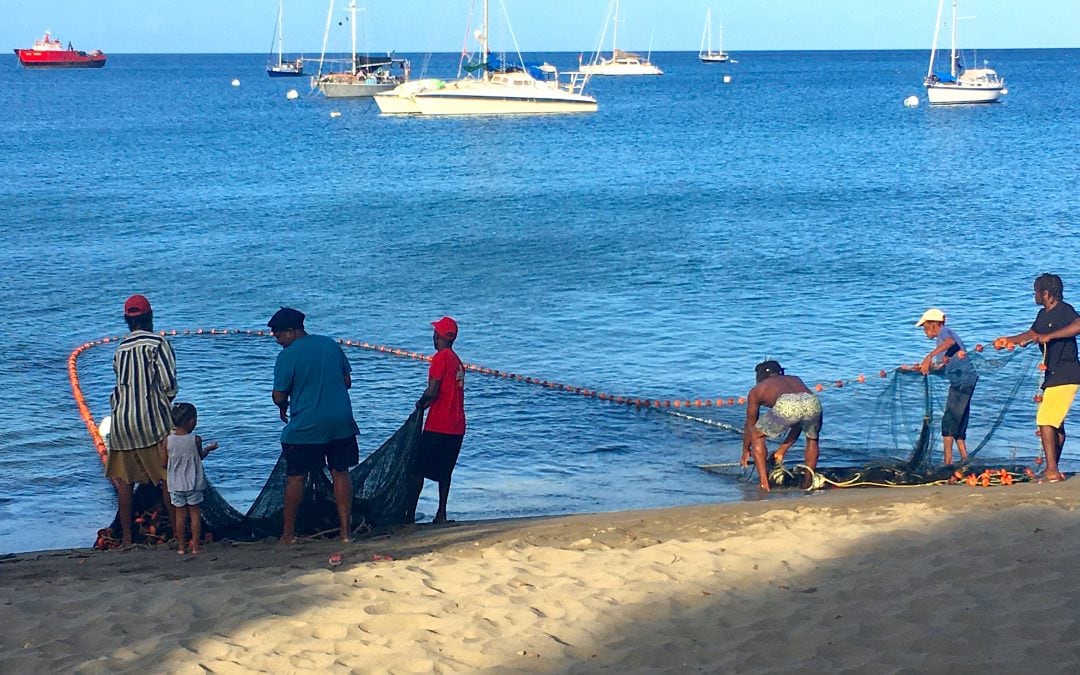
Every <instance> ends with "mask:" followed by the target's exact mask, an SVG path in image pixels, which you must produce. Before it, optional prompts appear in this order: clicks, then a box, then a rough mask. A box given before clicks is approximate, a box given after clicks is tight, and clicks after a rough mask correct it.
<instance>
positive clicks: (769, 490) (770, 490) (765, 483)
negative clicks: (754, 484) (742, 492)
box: [758, 481, 772, 492]
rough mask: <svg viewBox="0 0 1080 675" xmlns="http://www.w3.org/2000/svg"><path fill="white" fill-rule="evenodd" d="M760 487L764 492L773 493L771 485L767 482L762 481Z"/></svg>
mask: <svg viewBox="0 0 1080 675" xmlns="http://www.w3.org/2000/svg"><path fill="white" fill-rule="evenodd" d="M758 487H759V488H761V489H762V490H764V491H765V492H772V488H771V487H769V484H768V483H767V482H765V481H762V482H761V483H760V484H759V485H758Z"/></svg>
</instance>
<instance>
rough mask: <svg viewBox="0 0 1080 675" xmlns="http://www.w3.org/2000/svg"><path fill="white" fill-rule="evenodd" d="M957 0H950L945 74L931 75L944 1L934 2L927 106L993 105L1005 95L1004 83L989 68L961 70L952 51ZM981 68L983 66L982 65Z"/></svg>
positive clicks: (927, 82)
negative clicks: (934, 19) (950, 38)
mask: <svg viewBox="0 0 1080 675" xmlns="http://www.w3.org/2000/svg"><path fill="white" fill-rule="evenodd" d="M956 9H957V0H952V21H951V22H950V26H949V28H950V29H951V32H952V40H951V43H952V44H951V49H950V50H949V70H948V71H935V70H934V62H935V59H936V57H937V44H938V38H939V37H940V35H941V16H942V14H943V12H944V10H945V0H938V11H937V20H936V23H935V24H934V43H933V45H932V46H931V47H930V67H929V68H927V70H926V79H925V80H923V84H924V85H925V86H926V98H927V99H928V100H929V101H930V104H931V105H956V104H964V103H996V102H997V101H998V100H999V99H1000V98H1001V97H1002V95H1004V94H1006V93H1008V90H1006V89H1005V81H1004V80H1003V79H1001V78H1000V77H998V74H997V71H995V70H994V69H993V68H964V66H963V64H962V63H961V60H960V53H959V52H958V51H957V49H956V22H957V20H958V19H960V18H973V17H957V16H956ZM983 65H985V63H984V64H983Z"/></svg>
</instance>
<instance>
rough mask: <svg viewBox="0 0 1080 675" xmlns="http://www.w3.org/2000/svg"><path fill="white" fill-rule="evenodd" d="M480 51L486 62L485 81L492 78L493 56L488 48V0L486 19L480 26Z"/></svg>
mask: <svg viewBox="0 0 1080 675" xmlns="http://www.w3.org/2000/svg"><path fill="white" fill-rule="evenodd" d="M480 52H481V54H482V55H483V57H484V60H483V61H482V63H483V64H484V66H483V68H484V78H483V79H484V81H487V80H489V79H490V78H491V75H490V73H489V72H488V58H489V57H490V56H491V51H490V50H489V49H488V0H484V20H483V23H482V24H481V26H480Z"/></svg>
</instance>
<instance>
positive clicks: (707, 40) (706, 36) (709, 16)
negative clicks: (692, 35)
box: [698, 7, 712, 56]
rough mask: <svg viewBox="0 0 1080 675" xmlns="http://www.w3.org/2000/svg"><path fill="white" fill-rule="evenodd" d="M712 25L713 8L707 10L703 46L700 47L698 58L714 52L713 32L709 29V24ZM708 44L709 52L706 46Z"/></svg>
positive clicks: (702, 36)
mask: <svg viewBox="0 0 1080 675" xmlns="http://www.w3.org/2000/svg"><path fill="white" fill-rule="evenodd" d="M711 23H712V7H710V8H708V9H706V10H705V29H704V30H702V31H701V46H700V47H698V56H702V55H703V54H708V53H710V52H712V30H711V29H710V28H709V24H711ZM706 44H708V46H709V51H708V52H706V51H705V45H706Z"/></svg>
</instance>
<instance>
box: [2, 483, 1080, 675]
mask: <svg viewBox="0 0 1080 675" xmlns="http://www.w3.org/2000/svg"><path fill="white" fill-rule="evenodd" d="M1078 506H1080V480H1076V479H1074V480H1070V481H1067V482H1065V483H1059V484H1023V485H1016V486H1012V487H999V488H988V489H987V488H970V487H956V486H937V487H919V488H903V489H866V490H850V491H832V492H828V493H821V494H817V495H814V496H810V497H805V498H798V499H786V500H769V501H762V502H752V503H739V504H720V505H715V506H699V507H687V508H677V509H665V510H651V511H637V512H623V513H610V514H594V515H583V516H569V517H559V518H543V519H530V520H504V521H493V522H482V523H462V524H451V525H447V526H441V527H435V526H419V527H417V528H415V529H414V530H412V531H398V532H393V533H385V534H380V535H378V536H375V537H372V538H368V539H364V540H361V541H358V542H355V543H352V544H349V545H347V546H345V547H342V546H340V545H337V544H335V543H333V542H330V541H316V542H307V543H304V544H301V545H299V546H297V547H293V548H290V549H282V548H280V547H278V546H276V545H274V544H272V543H270V542H266V543H255V544H230V543H217V544H211V545H209V546H208V547H207V548H206V550H205V552H204V553H203V554H202V555H201V556H199V557H197V558H192V557H180V556H178V555H177V554H176V553H175V552H173V551H167V550H141V551H138V550H137V551H131V552H125V553H120V552H108V553H100V552H92V551H89V550H65V551H49V552H40V553H29V554H19V555H16V556H7V557H5V558H3V559H0V604H2V606H3V616H4V624H5V625H4V630H3V633H2V637H0V671H2V672H12V673H14V672H20V673H21V672H59V671H75V672H89V673H95V672H110V671H117V670H123V671H134V670H149V671H157V672H161V671H168V672H181V673H188V672H190V673H196V672H206V671H210V672H252V671H272V672H294V671H307V670H318V671H324V672H350V671H352V672H393V673H402V672H476V671H491V672H514V671H519V672H559V673H562V672H591V671H595V670H605V669H608V670H613V669H618V670H621V671H629V672H654V671H663V672H691V671H711V672H777V671H792V670H796V669H800V670H801V669H809V670H811V671H814V672H822V671H850V672H872V673H877V672H902V671H903V672H943V671H950V672H954V673H956V672H959V673H963V672H1002V673H1015V672H1030V673H1054V672H1062V673H1064V672H1076V671H1077V669H1078V668H1080V641H1078V640H1077V638H1076V629H1077V616H1078V614H1077V610H1076V607H1077V605H1078V603H1080V582H1078V581H1077V580H1076V579H1075V578H1074V577H1075V570H1076V569H1077V563H1076V560H1077V559H1080V511H1078ZM338 551H340V552H342V553H343V554H344V563H343V564H341V565H340V566H337V567H332V566H330V565H329V563H328V557H329V556H330V555H331V554H332V553H335V552H338Z"/></svg>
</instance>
